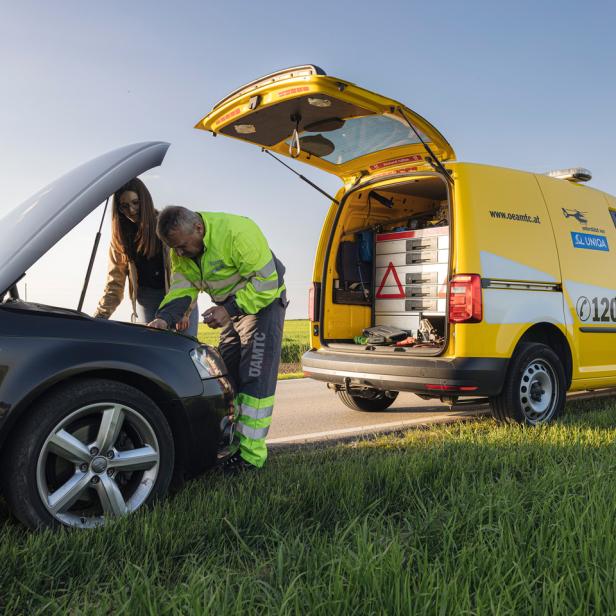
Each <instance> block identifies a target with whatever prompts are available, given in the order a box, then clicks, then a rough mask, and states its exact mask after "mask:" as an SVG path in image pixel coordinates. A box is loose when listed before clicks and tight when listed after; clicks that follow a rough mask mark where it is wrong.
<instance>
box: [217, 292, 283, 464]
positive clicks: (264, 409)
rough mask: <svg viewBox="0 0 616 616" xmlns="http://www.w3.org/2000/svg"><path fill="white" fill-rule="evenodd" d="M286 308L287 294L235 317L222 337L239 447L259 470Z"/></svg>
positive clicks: (264, 446) (271, 404)
mask: <svg viewBox="0 0 616 616" xmlns="http://www.w3.org/2000/svg"><path fill="white" fill-rule="evenodd" d="M286 307H287V301H286V296H285V294H284V293H283V295H282V297H280V298H278V299H275V300H274V301H273V302H272V303H271V304H270V305H269V306H266V307H265V308H263V309H262V310H260V311H259V312H257V314H244V315H241V316H238V317H232V318H231V321H230V322H229V323H228V324H227V325H226V326H225V327H224V328H223V330H222V332H221V334H220V343H219V350H220V353H221V355H222V358H223V359H224V361H225V364H226V366H227V370H228V374H229V378H230V380H231V383H232V385H233V388H234V391H235V439H236V442H235V444H236V446H239V451H240V455H241V457H242V458H243V459H244V460H245V461H246V462H249V463H250V464H253V465H254V466H257V467H261V466H263V465H264V464H265V460H266V459H267V446H266V445H265V437H266V436H267V433H268V431H269V427H270V424H271V423H272V411H273V410H274V393H275V391H276V382H277V380H278V365H279V364H280V351H281V346H282V329H283V326H284V315H285V311H286Z"/></svg>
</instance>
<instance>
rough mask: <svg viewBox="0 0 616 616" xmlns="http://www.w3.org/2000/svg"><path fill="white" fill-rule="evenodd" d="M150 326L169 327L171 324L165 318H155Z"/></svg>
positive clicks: (156, 327)
mask: <svg viewBox="0 0 616 616" xmlns="http://www.w3.org/2000/svg"><path fill="white" fill-rule="evenodd" d="M148 327H153V328H154V329H169V325H168V324H167V321H165V319H154V320H153V321H150V322H149V323H148Z"/></svg>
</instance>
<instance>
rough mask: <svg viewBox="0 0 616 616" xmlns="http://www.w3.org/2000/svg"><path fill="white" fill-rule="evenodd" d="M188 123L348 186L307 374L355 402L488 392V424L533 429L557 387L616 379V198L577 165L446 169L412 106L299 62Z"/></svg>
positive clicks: (326, 249)
mask: <svg viewBox="0 0 616 616" xmlns="http://www.w3.org/2000/svg"><path fill="white" fill-rule="evenodd" d="M196 127H197V128H200V129H204V130H207V131H210V132H212V133H214V134H221V135H227V136H230V137H235V138H236V139H241V140H243V141H247V142H249V143H253V144H255V145H257V146H259V147H261V148H263V149H264V150H265V151H266V152H269V153H276V154H279V155H282V156H287V157H291V158H292V159H295V161H297V162H303V163H306V164H308V165H312V166H314V167H317V168H319V169H323V170H325V171H328V172H330V173H333V174H335V175H337V176H338V177H340V179H341V180H342V183H343V186H342V188H340V190H339V192H338V193H337V195H336V196H335V198H333V199H332V205H331V207H330V209H329V212H328V214H327V216H326V217H325V221H324V224H323V230H322V233H321V238H320V240H319V244H318V247H317V252H316V258H315V263H314V276H313V280H314V283H313V285H312V289H311V293H310V297H311V307H310V321H311V336H312V338H311V340H312V350H310V351H309V352H308V353H306V354H305V355H304V358H303V369H304V372H305V373H306V375H307V376H310V377H312V378H314V379H318V380H321V381H325V382H327V383H328V384H329V386H330V387H331V388H333V389H335V390H336V392H337V394H338V395H339V397H340V398H341V399H342V401H343V402H344V403H345V404H347V405H348V406H350V407H351V408H354V409H358V410H365V411H372V410H382V409H385V408H387V407H388V406H389V405H390V404H391V403H392V401H393V400H394V399H395V397H396V396H397V394H398V392H400V391H409V392H414V393H416V394H418V395H419V396H421V397H424V398H440V399H441V400H444V401H446V402H451V401H454V400H456V399H457V398H458V397H460V396H471V397H487V398H489V400H490V403H491V407H492V411H493V414H494V416H495V417H496V418H498V419H500V420H503V421H517V422H523V423H527V424H538V423H545V422H548V421H550V420H552V419H554V418H556V417H557V416H558V415H559V414H560V413H561V412H562V410H563V407H564V403H565V395H566V391H567V390H582V389H585V390H586V389H597V388H603V387H610V386H615V385H616V336H615V335H614V334H616V267H615V266H616V263H615V261H614V256H613V252H612V251H614V250H616V199H615V198H614V197H613V196H611V195H608V194H606V193H603V192H600V191H598V190H594V189H592V188H589V187H587V186H583V185H582V184H581V182H583V181H586V180H588V179H590V174H589V173H588V172H587V171H586V170H583V169H571V170H566V171H565V172H562V173H555V174H553V175H554V176H555V177H550V176H549V175H541V174H536V173H529V172H523V171H516V170H513V169H505V168H500V167H493V166H488V165H479V164H473V163H460V162H456V157H455V154H454V151H453V149H452V147H451V146H450V144H449V143H448V142H447V141H446V139H445V138H444V137H443V136H442V135H441V133H440V132H439V131H438V130H437V129H436V128H435V127H434V126H432V125H431V124H430V123H429V122H427V121H426V120H425V119H424V118H422V117H421V116H420V115H418V114H417V113H415V112H414V111H412V110H411V109H409V108H407V107H405V106H404V105H402V104H401V103H398V102H397V101H395V100H392V99H390V98H387V97H384V96H380V95H378V94H374V93H372V92H369V91H367V90H364V89H362V88H359V87H357V86H356V85H354V84H352V83H349V82H347V81H344V80H342V79H338V78H336V77H330V76H327V75H325V74H324V72H323V71H322V70H321V69H319V68H318V67H315V66H311V65H306V66H300V67H295V68H292V69H287V70H284V71H279V72H277V73H273V74H271V75H268V76H266V77H263V78H261V79H258V80H256V81H254V82H251V83H249V84H247V85H245V86H243V87H241V88H239V89H238V90H236V91H235V92H232V93H231V94H230V95H229V96H227V97H226V98H224V99H223V100H222V101H220V102H219V103H218V104H217V105H216V106H215V107H214V108H213V110H212V111H211V112H210V113H209V114H208V115H207V116H205V118H203V119H202V120H201V121H200V122H199V123H198V124H197V126H196ZM279 160H280V159H279ZM304 179H305V178H304ZM319 190H320V189H319ZM315 198H321V197H316V195H315ZM400 331H402V334H400ZM400 337H402V338H403V339H402V340H400V339H399V338H400Z"/></svg>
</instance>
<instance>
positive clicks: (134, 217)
mask: <svg viewBox="0 0 616 616" xmlns="http://www.w3.org/2000/svg"><path fill="white" fill-rule="evenodd" d="M157 215H158V212H157V211H156V210H155V209H154V204H153V203H152V196H151V195H150V192H149V191H148V189H147V188H146V186H145V184H144V183H143V182H142V181H141V180H139V179H137V178H135V179H133V180H131V181H130V182H128V183H127V184H125V185H124V186H122V188H120V190H118V191H117V192H116V193H115V194H114V195H113V204H112V213H111V245H110V247H109V273H108V276H107V284H106V285H105V290H104V292H103V297H102V298H101V300H100V302H99V303H98V308H97V309H96V312H95V314H94V316H95V317H96V318H99V319H108V318H109V317H110V316H111V315H112V314H113V312H114V311H115V309H116V308H117V307H118V306H119V304H120V302H121V301H122V298H123V296H124V286H125V284H126V279H127V278H128V292H129V296H130V300H131V304H132V309H133V314H132V317H131V320H132V321H133V322H135V321H136V322H138V323H149V322H150V321H152V320H153V319H154V315H155V314H156V310H157V309H158V306H159V305H160V303H161V301H162V299H163V297H164V296H165V293H166V292H167V289H168V288H169V271H170V262H169V258H168V257H169V253H168V248H167V247H166V246H165V245H164V244H163V243H162V242H161V241H160V240H159V239H158V237H157V235H156V218H157ZM198 324H199V313H198V310H197V307H196V306H195V308H194V309H193V311H192V312H191V313H190V317H185V318H184V320H183V322H182V323H181V324H179V325H178V329H183V330H185V332H186V333H187V334H188V335H190V336H195V337H196V336H197V327H198Z"/></svg>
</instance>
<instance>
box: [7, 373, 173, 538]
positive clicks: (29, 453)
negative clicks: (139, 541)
mask: <svg viewBox="0 0 616 616" xmlns="http://www.w3.org/2000/svg"><path fill="white" fill-rule="evenodd" d="M99 445H100V446H101V447H102V448H103V450H99V449H98V446H99ZM86 454H87V455H86ZM174 458H175V452H174V446H173V436H172V433H171V430H170V428H169V424H168V423H167V421H166V419H165V417H164V415H163V413H162V412H161V410H160V409H159V408H158V406H157V405H156V404H155V403H154V402H153V401H152V400H151V399H150V398H149V397H148V396H146V395H145V394H144V393H142V392H141V391H140V390H138V389H136V388H134V387H131V386H130V385H126V384H124V383H120V382H116V381H111V380H106V379H80V380H77V381H72V382H71V383H67V384H66V385H61V386H58V387H56V388H55V389H53V390H52V391H51V392H49V393H48V394H45V395H44V396H43V397H42V398H41V399H40V400H39V401H38V402H36V403H35V405H34V406H33V407H32V408H31V409H30V411H29V412H28V415H27V417H26V418H25V421H24V422H23V424H22V425H21V426H20V427H19V429H18V431H17V433H16V434H15V435H14V436H12V438H11V445H10V447H9V448H8V449H7V451H6V453H5V455H4V457H3V467H4V477H3V484H4V485H3V488H4V494H5V497H6V500H7V504H8V505H9V508H10V509H11V511H12V513H13V514H14V515H15V516H16V517H17V518H18V519H19V520H20V521H21V522H23V523H24V524H26V525H27V526H29V527H30V528H33V529H38V528H45V527H58V526H69V527H77V528H88V527H93V526H100V525H101V524H104V523H105V522H107V521H108V520H109V519H111V518H112V517H113V516H118V515H124V514H126V513H131V512H132V511H135V510H136V509H140V508H142V507H143V506H147V505H150V504H151V503H153V502H154V501H156V500H158V499H160V498H162V497H164V496H165V494H166V493H167V490H168V488H169V484H170V481H171V477H172V473H173V466H174Z"/></svg>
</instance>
